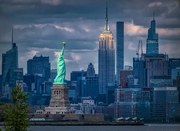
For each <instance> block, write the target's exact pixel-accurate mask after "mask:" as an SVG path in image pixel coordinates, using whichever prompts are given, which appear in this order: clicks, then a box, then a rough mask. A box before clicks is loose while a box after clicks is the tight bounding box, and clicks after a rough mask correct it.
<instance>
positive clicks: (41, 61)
mask: <svg viewBox="0 0 180 131" xmlns="http://www.w3.org/2000/svg"><path fill="white" fill-rule="evenodd" d="M50 68H51V65H50V62H49V57H43V56H42V55H41V56H39V57H38V56H34V57H33V59H30V60H28V61H27V73H28V74H31V75H35V74H36V75H41V76H42V77H44V80H45V81H48V79H49V78H50V74H51V69H50Z"/></svg>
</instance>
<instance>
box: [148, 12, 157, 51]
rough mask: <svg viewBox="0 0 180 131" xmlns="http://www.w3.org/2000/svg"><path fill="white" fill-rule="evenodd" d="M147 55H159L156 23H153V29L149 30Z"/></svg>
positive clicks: (153, 21)
mask: <svg viewBox="0 0 180 131" xmlns="http://www.w3.org/2000/svg"><path fill="white" fill-rule="evenodd" d="M146 53H147V54H158V53H159V45H158V33H156V21H155V20H154V15H153V20H152V21H151V27H150V28H149V29H148V38H147V40H146Z"/></svg>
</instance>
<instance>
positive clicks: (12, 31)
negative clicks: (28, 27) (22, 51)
mask: <svg viewBox="0 0 180 131" xmlns="http://www.w3.org/2000/svg"><path fill="white" fill-rule="evenodd" d="M13 28H14V27H12V36H11V37H12V38H11V40H12V44H13V43H14V41H13V33H14V32H13V31H14V29H13Z"/></svg>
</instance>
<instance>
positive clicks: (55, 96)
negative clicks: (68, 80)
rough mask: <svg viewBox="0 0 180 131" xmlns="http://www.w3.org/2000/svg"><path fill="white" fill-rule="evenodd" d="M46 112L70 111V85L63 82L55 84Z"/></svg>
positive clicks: (59, 112) (60, 112) (61, 112)
mask: <svg viewBox="0 0 180 131" xmlns="http://www.w3.org/2000/svg"><path fill="white" fill-rule="evenodd" d="M45 113H46V114H66V113H70V104H69V98H68V87H67V86H66V85H61V84H53V87H52V89H51V100H50V104H49V106H48V107H45Z"/></svg>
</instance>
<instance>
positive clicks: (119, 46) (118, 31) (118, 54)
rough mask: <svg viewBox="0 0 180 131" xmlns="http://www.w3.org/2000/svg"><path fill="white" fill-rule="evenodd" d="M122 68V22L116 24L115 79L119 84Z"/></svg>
mask: <svg viewBox="0 0 180 131" xmlns="http://www.w3.org/2000/svg"><path fill="white" fill-rule="evenodd" d="M123 67H124V22H122V21H118V22H117V23H116V79H117V81H118V84H120V81H119V79H120V70H123Z"/></svg>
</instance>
